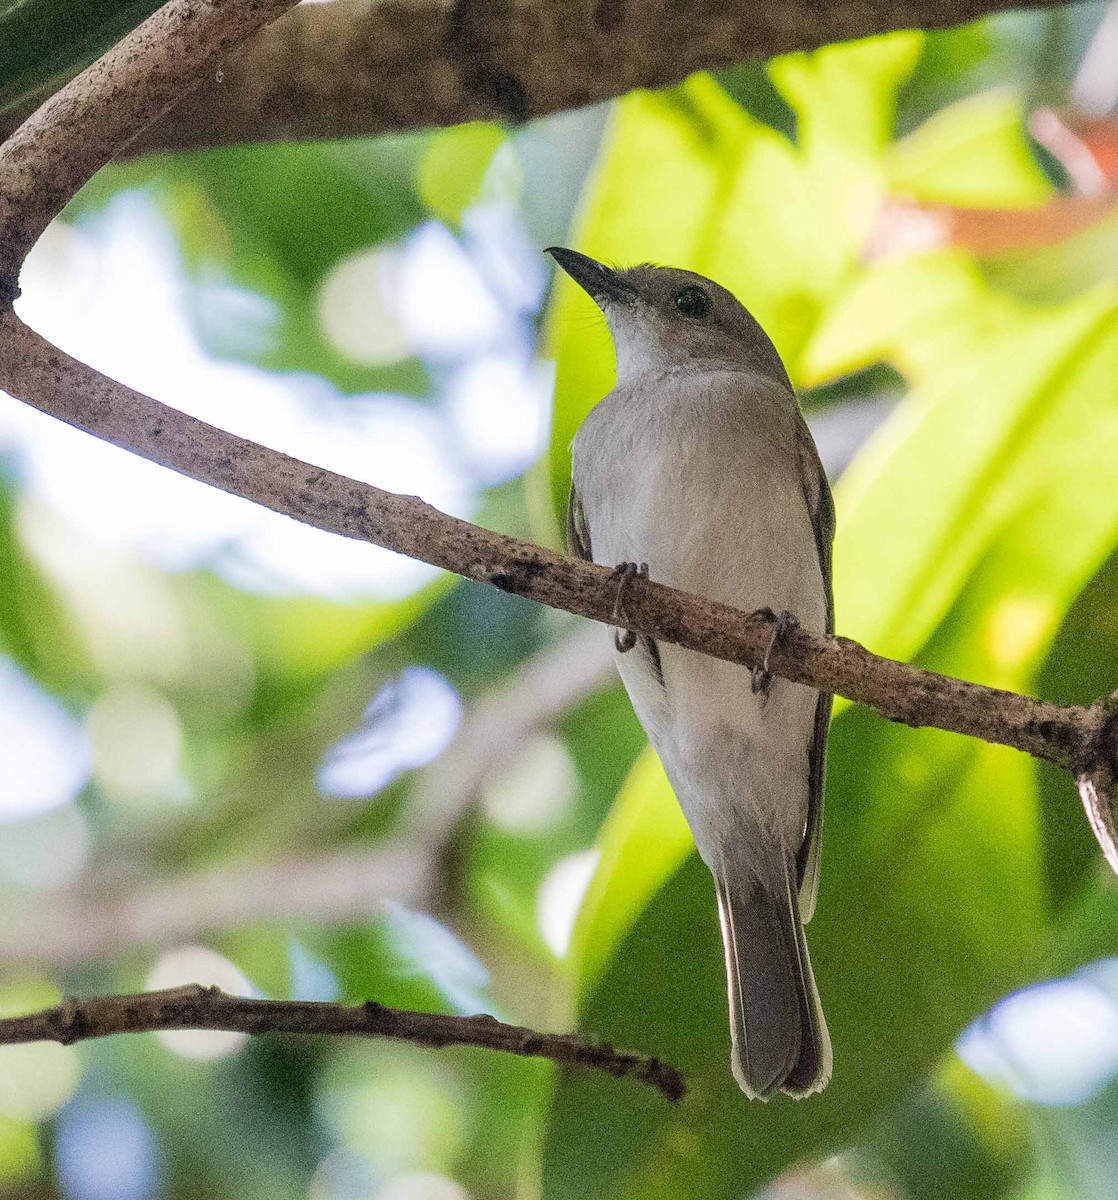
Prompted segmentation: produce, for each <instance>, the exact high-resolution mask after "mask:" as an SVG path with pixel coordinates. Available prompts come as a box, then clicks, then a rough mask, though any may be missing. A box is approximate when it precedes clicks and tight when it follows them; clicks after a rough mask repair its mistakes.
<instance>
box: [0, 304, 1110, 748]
mask: <svg viewBox="0 0 1118 1200" xmlns="http://www.w3.org/2000/svg"><path fill="white" fill-rule="evenodd" d="M0 386H2V387H4V388H5V389H6V390H7V391H9V392H11V393H12V394H13V395H16V396H19V397H20V398H22V399H23V400H25V401H26V402H27V403H28V404H30V405H31V406H32V407H34V408H37V409H39V410H40V411H41V412H45V413H48V414H49V415H51V416H53V417H57V418H58V419H59V420H62V421H65V422H66V423H67V424H70V425H74V426H76V427H77V428H79V429H84V430H85V431H86V432H87V433H92V434H95V435H96V436H97V437H100V438H102V439H104V440H105V441H108V442H111V443H113V445H116V446H120V447H122V448H123V449H126V450H131V451H132V452H133V453H135V454H139V455H141V456H142V457H144V458H147V459H150V460H151V461H152V462H157V463H160V464H161V465H163V466H165V467H170V468H171V469H172V470H175V471H179V472H180V473H181V474H183V475H188V476H190V477H191V478H192V479H197V480H200V481H202V482H203V483H209V484H212V485H213V486H214V487H218V488H221V489H222V491H226V492H232V493H233V494H234V495H238V496H242V497H244V498H246V499H249V500H253V501H255V502H256V503H257V504H262V505H264V506H265V507H266V508H270V509H273V510H274V511H276V512H281V513H285V514H286V515H287V516H290V517H294V518H295V519H296V520H297V521H303V522H304V523H306V524H308V525H314V526H316V527H317V528H319V529H325V530H327V531H329V532H331V533H339V534H341V535H342V536H343V537H350V538H357V539H359V540H361V541H367V542H372V543H374V544H375V545H378V546H384V547H385V548H387V549H389V550H395V551H396V552H397V553H399V554H405V555H407V556H408V557H409V558H417V559H420V560H421V561H423V562H426V563H430V564H432V565H433V566H437V567H442V568H443V569H444V570H447V571H453V572H455V573H456V574H458V575H463V576H465V577H466V578H468V579H474V580H477V581H479V582H482V583H490V584H492V585H493V586H494V587H498V588H500V589H501V590H503V591H506V592H513V593H515V594H517V595H519V596H523V597H524V598H525V599H528V600H534V601H536V602H538V603H540V604H546V605H549V606H550V607H552V608H560V609H565V610H566V611H567V612H571V613H575V614H576V615H578V616H583V617H590V618H592V619H593V620H595V621H601V622H603V623H605V624H609V623H610V621H611V618H612V614H613V607H614V598H615V595H616V591H617V577H616V575H615V573H614V572H613V571H610V570H609V569H607V568H606V567H601V566H597V565H595V564H593V563H588V562H583V561H582V560H581V559H575V558H569V557H566V556H564V555H560V554H555V553H554V552H553V551H550V550H546V549H544V548H543V547H541V546H535V545H532V544H531V543H529V542H523V541H519V540H518V539H516V538H511V537H507V536H505V535H504V534H501V533H495V532H493V531H491V530H487V529H482V528H480V527H479V526H477V525H471V524H470V523H469V522H468V521H463V520H460V519H459V518H457V517H451V516H447V515H446V514H445V513H441V512H439V511H438V510H437V509H435V508H433V507H432V506H431V505H429V504H426V503H425V502H424V501H423V500H421V499H420V498H419V497H418V496H400V495H397V494H395V493H393V492H386V491H382V490H381V489H380V488H376V487H373V486H371V485H370V484H365V483H359V482H357V481H356V480H353V479H348V478H346V477H345V476H343V475H337V474H335V473H334V472H333V471H327V470H324V469H322V468H320V467H315V466H312V465H310V464H309V463H305V462H301V461H299V460H298V459H295V458H291V457H289V456H288V455H286V454H281V453H279V452H278V451H276V450H269V449H267V448H266V447H264V446H260V445H257V444H256V443H255V442H250V441H247V440H246V439H244V438H240V437H237V436H236V435H234V434H231V433H227V432H225V431H224V430H221V429H217V428H216V427H214V426H213V425H207V424H206V423H205V422H204V421H199V420H197V419H196V418H194V417H191V416H188V415H187V414H185V413H182V412H179V411H178V410H177V409H173V408H169V407H167V405H164V404H160V403H159V402H158V401H157V400H153V399H151V398H150V397H148V396H144V395H141V394H140V393H139V392H135V391H133V390H132V389H131V388H127V387H124V386H123V385H122V384H119V383H115V382H113V381H112V380H110V379H107V378H105V376H103V375H100V374H99V373H98V372H96V371H94V370H93V369H92V368H90V367H87V366H86V365H85V364H84V363H80V362H78V361H77V360H76V359H73V358H71V357H70V356H69V355H67V354H64V353H63V352H62V351H61V350H59V349H58V348H57V347H55V346H52V345H51V344H50V343H49V342H47V341H45V340H44V339H43V338H41V337H39V335H38V334H36V333H34V332H33V331H32V330H30V329H28V327H27V326H26V325H24V324H23V323H22V322H21V321H20V320H19V318H18V317H16V315H15V314H14V313H13V312H8V313H5V314H4V315H3V316H2V317H0ZM625 608H626V614H627V617H628V623H629V625H630V626H631V627H632V628H633V629H634V630H635V631H637V632H639V633H644V634H648V635H649V636H650V637H654V638H658V639H661V640H664V641H668V642H674V643H676V644H677V645H680V646H684V647H686V648H687V649H690V650H698V651H700V652H702V653H704V654H710V655H712V656H713V657H715V658H722V659H725V660H727V661H728V662H735V663H740V664H742V665H743V666H747V667H755V666H759V665H760V663H761V661H762V660H763V659H764V657H765V654H766V650H767V649H768V646H769V642H770V640H771V637H772V624H771V618H770V617H769V616H768V615H766V614H764V613H752V614H748V613H744V612H741V611H740V610H738V609H735V608H731V607H730V606H729V605H726V604H719V603H717V602H715V601H712V600H707V599H704V598H703V597H700V596H694V595H690V594H688V593H686V592H681V591H678V590H676V589H675V588H669V587H665V586H664V585H663V584H659V583H655V582H651V581H647V580H641V581H639V582H635V583H634V586H633V587H631V588H630V589H629V590H628V591H627V592H626V597H625ZM769 665H770V667H771V669H772V671H773V673H774V674H776V675H780V676H782V677H783V678H785V679H790V680H792V681H793V682H795V683H803V684H807V685H808V686H810V687H814V688H819V689H821V690H823V691H829V692H835V693H836V694H837V695H840V696H846V697H848V698H849V699H851V700H855V701H857V702H858V703H860V704H867V705H869V706H870V707H871V708H875V709H877V711H878V712H880V713H881V714H882V715H883V716H885V717H888V718H889V719H890V720H892V721H899V722H902V723H903V724H905V725H913V726H935V727H937V728H939V729H947V730H952V731H954V732H956V733H963V734H967V735H968V736H970V737H977V738H981V739H982V740H984V741H987V742H996V743H1000V744H1002V745H1006V746H1015V747H1016V748H1017V749H1019V750H1024V751H1025V752H1026V753H1028V754H1032V755H1034V756H1035V757H1037V758H1043V759H1046V760H1048V761H1049V762H1053V763H1056V764H1058V765H1060V766H1063V767H1066V768H1068V769H1072V770H1077V771H1082V770H1086V768H1087V766H1088V761H1087V760H1088V757H1089V756H1090V747H1092V746H1093V745H1094V744H1095V741H1096V740H1097V736H1098V728H1099V719H1098V717H1097V715H1096V713H1095V711H1094V710H1093V709H1084V708H1068V707H1063V706H1060V705H1057V704H1050V703H1048V702H1046V701H1041V700H1033V699H1030V698H1029V697H1027V696H1021V695H1018V694H1016V693H1014V692H1006V691H1002V690H1000V689H997V688H988V687H983V686H981V685H980V684H976V683H966V682H964V681H962V680H959V679H952V678H950V677H948V676H945V675H938V674H936V673H934V672H932V671H925V670H922V669H921V668H919V667H914V666H911V665H909V664H907V663H899V662H894V661H893V660H891V659H886V658H881V657H879V656H878V655H876V654H871V653H870V652H869V651H868V650H866V649H865V648H864V647H862V646H860V645H858V644H857V643H856V642H852V641H850V640H849V639H847V638H841V637H824V636H821V635H817V634H812V633H808V632H807V631H806V630H804V629H802V628H796V629H793V630H792V631H790V632H789V633H788V634H787V635H786V636H785V637H783V638H781V640H780V644H779V645H778V646H777V647H775V648H774V649H773V651H772V654H771V656H770V659H769ZM1085 756H1086V757H1085Z"/></svg>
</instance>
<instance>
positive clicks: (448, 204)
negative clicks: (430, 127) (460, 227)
mask: <svg viewBox="0 0 1118 1200" xmlns="http://www.w3.org/2000/svg"><path fill="white" fill-rule="evenodd" d="M504 141H505V134H504V130H502V129H501V127H500V126H499V125H494V124H492V123H491V122H488V121H473V122H470V123H469V124H467V125H456V126H454V127H453V128H451V129H440V130H439V131H438V132H436V133H434V134H433V135H432V136H431V138H430V140H429V141H428V143H427V146H426V148H425V149H424V151H423V157H422V159H421V160H420V163H419V194H420V196H422V198H423V202H424V204H426V205H427V207H428V208H429V209H430V210H431V212H432V213H433V214H434V215H435V216H436V217H438V218H439V219H440V220H442V221H445V222H446V223H447V224H448V225H457V224H458V222H459V221H460V220H461V219H462V214H463V213H464V212H465V211H466V209H467V208H468V207H469V206H470V205H471V204H473V202H474V201H475V200H477V199H478V197H479V195H480V193H481V188H482V183H483V182H484V180H485V176H486V172H487V171H488V170H489V167H490V165H491V164H492V162H493V157H494V155H495V154H496V153H497V151H498V150H499V149H500V148H501V146H502V145H503V144H504Z"/></svg>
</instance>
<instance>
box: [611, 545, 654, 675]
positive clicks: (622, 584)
mask: <svg viewBox="0 0 1118 1200" xmlns="http://www.w3.org/2000/svg"><path fill="white" fill-rule="evenodd" d="M613 573H614V574H615V575H616V576H617V595H616V596H615V597H614V600H613V623H614V625H615V626H617V628H616V629H614V631H613V644H614V645H615V646H616V647H617V652H618V654H627V653H628V652H629V651H630V650H632V648H633V647H634V646H635V645H636V644H637V635H636V634H635V633H634V632H633V631H632V630H631V629H627V628H626V627H625V626H626V619H625V593H626V591H628V589H629V585H630V584H631V583H632V582H633V580H634V579H647V578H648V563H635V562H623V563H618V564H617V566H616V567H614V569H613Z"/></svg>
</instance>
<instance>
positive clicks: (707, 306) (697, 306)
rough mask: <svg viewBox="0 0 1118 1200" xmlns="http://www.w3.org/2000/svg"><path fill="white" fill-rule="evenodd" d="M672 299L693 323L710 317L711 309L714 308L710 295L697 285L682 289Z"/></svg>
mask: <svg viewBox="0 0 1118 1200" xmlns="http://www.w3.org/2000/svg"><path fill="white" fill-rule="evenodd" d="M672 299H674V300H675V306H676V308H678V309H679V311H680V312H681V313H682V314H683V315H684V316H685V317H690V319H691V320H692V321H701V320H702V319H703V317H709V316H710V313H711V309H713V308H714V301H713V300H712V299H711V298H710V295H709V293H707V292H706V291H704V290H703V289H702V288H701V287H696V286H695V285H692V286H691V287H684V288H680V289H679V291H678V292H676V293H675V295H674V296H673V297H672Z"/></svg>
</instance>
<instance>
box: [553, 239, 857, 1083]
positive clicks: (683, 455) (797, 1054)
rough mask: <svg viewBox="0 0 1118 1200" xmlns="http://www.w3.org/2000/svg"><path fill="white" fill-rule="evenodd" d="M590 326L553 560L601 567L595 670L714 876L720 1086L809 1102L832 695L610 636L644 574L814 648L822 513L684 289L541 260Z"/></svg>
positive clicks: (717, 301) (820, 624) (752, 351)
mask: <svg viewBox="0 0 1118 1200" xmlns="http://www.w3.org/2000/svg"><path fill="white" fill-rule="evenodd" d="M547 253H549V254H550V255H551V256H552V257H553V258H554V260H555V262H556V263H557V264H558V266H559V267H561V268H562V270H563V271H565V272H566V274H567V275H569V276H570V277H571V278H572V279H573V280H574V281H575V283H577V284H578V285H579V286H580V287H581V288H582V289H583V290H584V291H586V292H587V293H588V294H589V295H590V297H591V298H592V299H593V300H594V301H595V303H596V304H597V305H598V307H599V308H600V309H601V311H602V313H603V314H604V316H605V320H606V324H607V326H608V328H609V332H610V335H611V338H612V341H613V346H614V352H615V359H616V383H615V386H614V387H613V389H612V390H611V391H610V392H609V393H608V394H607V395H606V396H605V397H603V398H602V399H600V400H598V401H597V403H596V404H595V405H594V406H593V407H592V408H591V410H590V412H589V413H588V415H587V416H586V418H585V419H584V420H583V422H582V424H581V425H580V426H579V428H578V430H577V432H576V434H575V436H574V438H573V440H572V442H571V492H570V501H569V505H568V516H567V533H568V542H569V547H570V551H571V553H572V554H575V555H577V556H578V557H580V558H583V559H586V560H588V561H591V562H595V563H599V564H602V565H607V566H611V567H614V568H615V569H616V571H617V593H616V603H615V605H614V624H615V626H618V627H619V628H618V629H617V630H616V631H615V634H614V636H615V645H616V660H617V667H618V670H619V673H620V675H621V678H622V680H623V682H624V684H625V688H626V690H627V691H628V694H629V697H630V700H631V702H632V705H633V708H634V710H635V712H636V715H637V717H638V718H639V720H640V722H641V724H642V725H643V726H644V729H645V731H646V733H647V734H648V738H649V741H650V742H651V744H652V745H653V747H654V748H655V750H656V752H657V753H658V755H659V757H660V760H661V762H662V763H663V766H664V770H665V773H666V775H667V777H668V780H669V782H670V783H671V786H672V789H673V791H674V792H675V795H676V798H677V799H678V801H679V803H680V806H681V808H682V810H683V813H684V816H685V817H686V818H687V822H688V825H689V826H690V828H691V832H692V835H693V837H694V840H695V845H696V848H697V850H698V853H699V856H700V857H701V858H702V860H703V862H704V863H705V864H706V866H707V867H708V868H709V870H710V872H711V874H712V876H713V877H714V884H715V892H716V895H717V902H718V914H719V922H720V927H721V933H722V941H723V946H724V950H725V960H726V978H727V990H728V994H729V1021H730V1040H731V1069H732V1071H733V1074H734V1077H735V1078H736V1080H737V1082H738V1084H739V1085H740V1087H741V1089H742V1090H743V1091H744V1092H745V1094H746V1095H747V1096H748V1097H750V1098H751V1099H757V1100H768V1099H770V1098H771V1097H772V1096H774V1095H776V1094H777V1093H780V1092H782V1093H785V1094H787V1095H790V1096H793V1097H797V1098H799V1097H804V1096H809V1095H811V1094H813V1093H815V1092H819V1091H821V1090H822V1089H823V1088H824V1087H825V1086H826V1085H827V1083H828V1081H829V1079H830V1075H831V1062H832V1054H831V1042H830V1036H829V1034H828V1031H827V1024H826V1021H825V1019H824V1016H823V1009H822V1005H821V1003H820V999H819V992H818V989H817V987H816V984H815V977H814V975H813V973H812V968H811V960H810V958H809V956H808V947H807V940H806V937H805V933H804V925H806V924H807V922H808V921H809V920H810V919H811V916H812V914H813V912H814V910H815V903H816V896H817V893H818V888H819V866H820V844H821V834H822V828H823V791H824V772H825V760H826V745H827V728H828V724H829V721H830V715H831V700H832V698H831V696H830V695H829V694H827V693H820V692H818V691H816V690H814V689H812V688H809V687H807V686H806V685H803V684H799V683H792V682H789V681H787V680H783V679H774V678H773V677H772V676H771V675H770V674H769V672H768V671H767V669H766V668H767V666H768V655H766V656H765V661H764V663H763V664H762V666H761V667H760V668H758V669H755V670H753V671H752V672H751V671H749V670H748V669H747V668H745V667H743V666H741V665H738V664H734V663H728V662H724V661H721V660H719V659H715V658H712V657H709V656H707V655H704V654H701V653H698V652H696V651H693V650H685V649H683V648H682V647H679V646H676V645H673V644H670V643H667V642H663V641H657V640H656V639H653V638H650V637H647V636H644V635H637V634H635V633H632V632H631V631H628V630H626V629H624V597H625V594H626V592H627V590H628V589H630V588H632V587H637V586H640V584H639V583H638V580H639V578H640V577H642V576H646V577H648V578H651V579H652V580H655V581H656V582H658V583H662V584H666V585H668V586H670V587H674V588H680V589H682V590H684V591H687V592H692V593H695V594H697V595H699V596H703V597H706V598H708V599H711V600H717V601H721V602H723V603H725V604H730V605H733V606H734V607H736V608H739V609H743V610H747V611H756V610H768V615H769V616H770V617H772V618H773V622H774V624H773V635H772V638H773V640H772V642H771V643H770V645H769V650H770V651H771V650H772V649H773V646H774V645H775V644H776V642H777V641H778V639H779V638H780V637H781V636H784V635H785V634H786V633H787V631H788V629H790V628H791V627H792V626H793V625H795V624H799V625H801V626H802V627H803V628H804V629H806V630H809V631H811V632H813V633H832V632H833V630H834V602H833V596H832V584H831V552H832V542H833V539H834V526H835V513H834V504H833V501H832V498H831V492H830V488H829V486H828V483H827V477H826V474H825V473H824V470H823V467H822V464H821V462H820V459H819V454H818V451H817V449H816V447H815V442H814V440H813V439H812V436H811V433H810V431H809V429H808V427H807V423H806V422H805V420H804V418H803V415H802V413H801V411H800V407H799V403H798V401H797V398H796V394H795V391H794V390H793V387H792V384H791V382H790V380H789V378H788V373H787V371H786V370H785V367H784V364H783V362H782V360H781V358H780V355H779V353H778V352H777V350H776V347H775V346H774V345H773V343H772V341H771V340H770V338H769V337H768V335H767V334H766V333H765V332H764V330H763V329H762V328H761V326H760V324H759V323H758V322H757V321H756V319H755V318H754V317H753V316H752V315H751V314H750V313H749V311H748V310H747V309H746V308H745V306H744V305H743V304H741V303H740V302H739V301H738V300H737V298H736V297H735V296H734V295H733V294H732V293H731V292H729V291H728V290H727V289H726V288H724V287H722V286H720V285H719V284H717V283H715V282H713V281H712V280H710V279H706V278H704V277H703V276H701V275H697V274H694V273H693V272H690V271H685V270H680V269H677V268H672V267H663V266H655V265H651V264H641V265H637V266H633V267H628V268H621V267H613V266H607V265H606V264H604V263H601V262H598V261H597V260H595V259H593V258H590V257H589V256H587V255H585V254H582V253H579V252H578V251H575V250H570V249H567V248H565V247H562V246H552V247H549V249H548V250H547Z"/></svg>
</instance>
